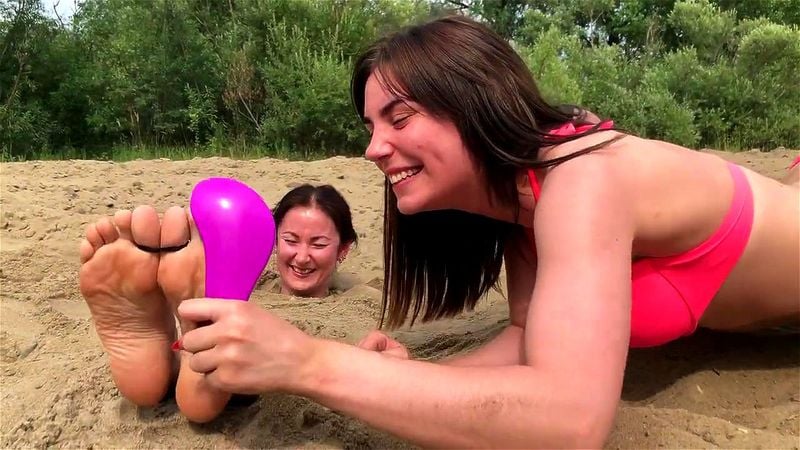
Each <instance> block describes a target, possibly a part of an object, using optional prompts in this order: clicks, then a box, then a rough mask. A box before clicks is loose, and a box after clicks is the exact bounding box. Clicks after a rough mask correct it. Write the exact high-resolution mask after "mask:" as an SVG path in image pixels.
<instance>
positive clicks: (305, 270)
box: [292, 266, 314, 275]
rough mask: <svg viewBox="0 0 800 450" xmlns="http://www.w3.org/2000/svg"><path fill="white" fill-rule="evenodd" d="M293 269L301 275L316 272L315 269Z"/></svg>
mask: <svg viewBox="0 0 800 450" xmlns="http://www.w3.org/2000/svg"><path fill="white" fill-rule="evenodd" d="M292 269H294V271H295V272H297V273H299V274H301V275H307V274H309V273H311V272H313V271H314V269H300V268H298V267H294V266H292Z"/></svg>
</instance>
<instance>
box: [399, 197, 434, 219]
mask: <svg viewBox="0 0 800 450" xmlns="http://www.w3.org/2000/svg"><path fill="white" fill-rule="evenodd" d="M397 210H398V211H400V214H403V215H406V216H409V215H412V214H417V213H421V212H425V211H433V209H432V208H429V207H428V206H427V205H426V204H425V202H424V201H422V200H421V199H415V198H408V197H402V198H398V199H397Z"/></svg>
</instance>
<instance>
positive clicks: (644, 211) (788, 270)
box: [537, 131, 800, 330]
mask: <svg viewBox="0 0 800 450" xmlns="http://www.w3.org/2000/svg"><path fill="white" fill-rule="evenodd" d="M618 134H619V133H617V132H615V131H607V132H601V133H596V134H593V135H590V136H586V137H584V138H580V139H577V140H575V141H572V142H569V143H566V144H562V145H559V146H556V147H553V148H549V149H547V150H544V151H543V152H542V154H541V159H551V158H555V157H559V156H563V155H567V154H570V153H573V152H575V151H577V150H580V149H583V148H586V147H588V146H591V145H593V144H596V143H600V142H603V141H606V140H608V139H611V138H613V137H614V136H616V135H618ZM593 155H594V156H593V157H602V158H612V159H613V163H614V164H615V165H618V167H624V168H625V169H624V170H623V171H621V172H620V173H621V174H622V175H621V176H622V177H623V178H624V179H621V180H619V182H621V183H623V185H624V186H625V187H626V188H627V189H630V190H631V192H633V193H634V195H633V196H632V198H633V199H634V201H635V202H636V205H635V208H634V210H635V214H636V218H635V220H636V224H637V226H636V234H635V239H634V243H633V255H634V259H638V258H647V257H666V256H672V255H678V254H681V253H684V252H686V251H689V250H691V249H693V248H695V247H696V246H697V245H699V244H700V243H702V242H704V241H705V240H706V239H708V237H709V236H711V235H712V234H714V232H715V231H716V230H717V229H718V228H719V226H720V224H721V223H722V221H723V218H724V217H725V216H726V214H727V212H728V211H729V209H730V208H731V201H732V198H733V191H734V183H733V180H732V177H731V173H730V171H729V169H728V163H727V162H726V161H725V160H723V159H722V158H720V157H718V156H716V155H712V154H710V153H702V152H698V151H695V150H690V149H687V148H684V147H680V146H677V145H673V144H669V143H666V142H662V141H655V140H647V139H641V138H638V137H634V136H626V137H624V138H623V139H620V140H617V141H615V142H613V143H610V144H609V145H607V146H606V147H604V148H602V149H600V150H597V151H596V152H594V154H593ZM565 164H568V162H567V163H565ZM551 170H554V169H547V170H540V171H537V175H538V176H539V177H541V178H542V179H544V178H546V177H547V172H548V171H551ZM743 171H744V173H745V175H746V178H747V182H748V184H749V185H750V188H751V190H752V193H753V209H754V216H753V225H752V231H751V234H750V238H749V240H748V242H747V244H746V246H745V249H744V253H743V254H742V256H741V258H740V259H739V261H738V263H737V264H736V266H735V267H734V269H733V271H732V272H731V273H730V275H729V276H728V278H727V279H726V281H725V283H724V284H723V286H722V288H721V289H720V290H719V292H718V294H717V295H716V296H715V297H714V299H713V301H712V302H711V304H710V305H709V306H708V308H707V310H706V312H705V314H704V315H703V317H702V319H701V321H700V325H701V326H705V327H709V328H715V329H726V330H741V329H750V328H757V327H762V326H770V325H774V324H779V323H785V322H794V321H800V189H797V187H796V186H790V185H786V184H782V183H781V182H779V181H777V180H773V179H771V178H768V177H765V176H763V175H760V174H757V173H755V172H753V171H751V170H749V169H746V168H743Z"/></svg>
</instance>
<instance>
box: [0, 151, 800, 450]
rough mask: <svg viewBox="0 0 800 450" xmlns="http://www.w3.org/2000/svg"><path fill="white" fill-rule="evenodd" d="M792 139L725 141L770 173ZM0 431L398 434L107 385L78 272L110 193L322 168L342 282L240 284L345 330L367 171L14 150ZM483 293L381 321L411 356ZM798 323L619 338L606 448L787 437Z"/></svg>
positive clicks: (5, 218)
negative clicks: (648, 345)
mask: <svg viewBox="0 0 800 450" xmlns="http://www.w3.org/2000/svg"><path fill="white" fill-rule="evenodd" d="M796 154H797V152H790V151H785V150H776V151H773V152H770V153H761V152H755V151H753V152H743V153H735V154H724V157H726V158H729V159H731V160H734V161H736V162H739V163H742V164H743V165H745V166H748V167H751V168H753V169H755V170H757V171H759V172H762V173H764V174H766V175H769V176H773V177H778V176H781V175H782V174H783V173H784V172H783V171H784V170H785V167H786V166H787V165H788V164H789V161H790V160H791V158H792V157H794V156H795V155H796ZM0 169H1V170H0V177H1V178H2V192H1V195H2V197H1V199H2V211H0V216H1V217H0V289H1V292H0V360H1V365H0V368H1V372H2V374H1V375H0V377H1V378H0V388H1V390H2V392H1V393H0V395H1V396H2V404H1V405H0V406H1V407H2V413H1V414H0V433H2V440H1V441H0V447H3V448H41V447H57V448H61V447H70V448H73V447H91V448H108V447H125V448H156V447H157V448H189V447H191V448H212V447H213V448H264V447H271V448H274V447H292V448H295V447H304V448H308V447H313V448H318V447H324V448H343V447H344V448H353V447H359V448H389V447H391V448H398V447H409V445H407V444H405V443H403V442H402V441H399V440H396V439H394V438H392V437H391V436H389V435H387V434H384V433H382V432H379V431H376V430H374V429H371V428H369V427H367V426H365V425H362V424H360V423H359V422H357V421H354V420H352V419H349V418H346V417H343V416H341V415H338V414H336V413H334V412H331V411H329V410H328V409H326V408H324V407H321V406H319V405H317V404H314V403H312V402H309V401H307V400H305V399H303V398H299V397H294V396H289V395H265V396H262V397H260V398H257V399H255V400H252V401H250V402H249V403H248V402H242V403H241V404H238V405H231V406H230V407H229V408H228V409H227V410H226V411H225V412H224V413H223V414H222V416H221V417H220V418H219V419H217V420H216V421H214V422H213V423H211V424H207V425H203V426H196V425H192V424H190V423H188V422H187V421H186V420H185V419H184V418H183V416H181V415H180V413H179V412H178V410H177V408H176V406H175V402H174V399H172V398H168V399H166V400H165V401H164V402H163V403H162V404H161V405H159V406H158V407H155V408H152V409H139V408H136V407H134V406H133V405H132V404H130V403H129V402H127V401H126V400H124V399H122V398H121V397H120V396H119V394H118V393H117V391H116V389H115V387H114V385H113V383H112V382H111V378H110V376H109V373H108V371H107V360H106V358H105V356H104V354H103V351H102V349H101V347H100V343H99V340H98V338H97V336H96V334H95V332H94V327H93V325H92V322H91V319H90V315H89V312H88V309H87V307H86V306H85V304H84V302H83V300H82V298H81V296H80V293H79V292H78V286H77V281H78V280H77V274H78V264H79V261H78V242H79V240H80V238H81V237H82V232H83V229H84V226H85V225H86V224H87V223H89V222H90V221H94V220H96V219H97V218H98V217H100V216H103V215H107V214H108V215H110V214H113V212H114V211H115V210H117V209H122V208H132V207H134V206H136V205H138V204H143V203H148V204H153V205H154V206H155V207H156V208H157V209H159V210H160V211H163V210H165V209H166V208H167V207H169V206H171V205H173V204H177V205H185V204H186V203H187V200H188V196H189V193H190V191H191V188H192V186H193V185H194V184H195V183H196V182H197V181H199V180H201V179H203V178H205V177H209V176H233V177H237V178H239V179H241V180H243V181H245V182H247V183H248V184H250V185H251V186H253V187H254V188H255V189H256V190H258V191H259V192H260V193H261V194H262V195H263V196H264V198H265V199H266V200H267V202H268V203H269V204H274V203H275V202H276V200H278V199H279V198H280V196H281V195H282V194H283V193H285V192H286V190H287V189H288V188H290V187H292V186H295V185H297V184H298V183H302V182H312V183H331V184H333V185H334V186H336V187H338V188H339V189H340V190H341V191H342V193H343V194H344V195H345V196H346V198H347V199H348V201H349V202H350V204H351V207H352V209H353V214H354V219H355V226H356V229H357V230H358V232H359V238H360V240H361V242H360V245H359V247H358V248H357V249H356V250H355V251H353V252H352V253H351V255H350V257H349V258H348V259H347V261H346V262H345V263H344V265H343V266H342V269H341V270H342V277H341V281H342V283H341V286H340V289H341V292H340V293H338V294H337V295H335V296H333V297H330V298H326V299H315V300H301V299H295V298H291V297H286V296H281V295H279V294H275V293H274V291H273V290H272V289H271V288H270V287H271V286H270V284H271V281H272V280H274V273H272V272H269V271H268V272H267V273H266V274H265V276H264V280H263V281H264V282H263V283H262V284H260V285H259V287H258V288H257V289H256V291H255V292H254V294H253V298H252V301H255V302H258V303H259V304H260V305H262V306H263V307H265V308H268V309H270V310H272V311H273V312H275V313H276V314H278V315H280V316H282V317H285V318H287V319H289V320H291V321H293V322H294V323H295V324H297V325H298V326H300V327H301V328H303V329H304V330H306V331H307V332H309V333H312V334H314V335H319V336H325V337H329V338H333V339H338V340H341V341H344V342H350V343H354V342H355V341H356V340H358V339H359V338H360V337H361V336H362V335H363V334H365V333H366V332H367V331H368V330H369V329H371V328H372V327H374V326H375V323H376V318H377V314H378V311H379V308H378V305H379V301H380V292H379V288H380V286H381V278H382V272H381V266H382V258H381V228H382V213H381V212H382V205H381V203H382V178H381V176H380V175H379V174H378V172H377V169H375V168H374V167H373V165H372V164H371V163H369V162H367V161H365V160H364V159H362V158H343V157H337V158H332V159H328V160H324V161H316V162H287V161H279V160H257V161H233V160H229V159H223V158H211V159H195V160H191V161H168V160H156V161H133V162H127V163H110V162H97V161H64V162H23V163H4V164H2V166H0ZM506 316H507V310H506V305H505V304H504V301H503V299H502V297H500V296H499V295H498V294H496V293H493V294H491V295H490V297H489V298H488V299H487V300H486V301H483V302H481V303H480V304H479V306H478V308H477V310H476V311H474V312H472V313H469V314H464V315H461V316H459V317H456V318H454V319H451V320H447V321H442V322H437V323H433V324H427V325H425V326H415V327H414V329H413V330H410V331H409V330H407V329H404V330H400V331H397V332H395V333H394V335H395V336H396V337H398V338H399V339H400V340H401V341H402V342H404V343H406V344H407V345H408V346H409V347H410V349H411V350H412V352H413V354H414V355H415V357H417V358H438V357H441V356H445V355H451V354H454V353H458V352H461V351H464V350H467V349H470V348H473V347H475V346H477V345H479V344H481V343H482V342H484V341H486V340H487V339H488V338H490V337H492V336H493V335H494V334H495V333H496V332H498V331H499V330H500V329H501V328H502V327H503V325H504V324H505V323H506ZM799 344H800V337H798V336H762V337H754V336H741V335H727V334H714V333H708V332H700V333H697V334H696V335H695V336H693V337H692V338H689V339H685V340H681V341H679V342H675V343H673V344H671V345H667V346H664V347H661V348H656V349H648V350H636V351H632V352H631V355H630V360H629V363H628V369H627V372H626V378H625V386H624V392H623V399H622V402H621V404H620V407H619V414H618V417H617V422H616V426H615V428H614V431H613V433H612V435H611V437H610V439H609V440H608V443H607V447H608V448H655V447H670V448H676V447H680V448H717V447H723V448H743V447H747V448H798V446H800V438H799V437H798V436H800V370H798V369H799V368H800V345H799Z"/></svg>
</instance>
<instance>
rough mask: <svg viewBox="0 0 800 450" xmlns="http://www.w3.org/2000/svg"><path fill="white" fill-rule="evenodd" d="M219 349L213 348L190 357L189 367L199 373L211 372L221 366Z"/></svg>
mask: <svg viewBox="0 0 800 450" xmlns="http://www.w3.org/2000/svg"><path fill="white" fill-rule="evenodd" d="M219 363H220V358H219V350H217V349H216V348H212V349H210V350H205V351H202V352H199V353H195V354H193V355H191V356H190V357H189V368H190V369H192V371H194V372H197V373H205V374H208V373H211V372H213V371H215V370H217V367H219Z"/></svg>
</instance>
